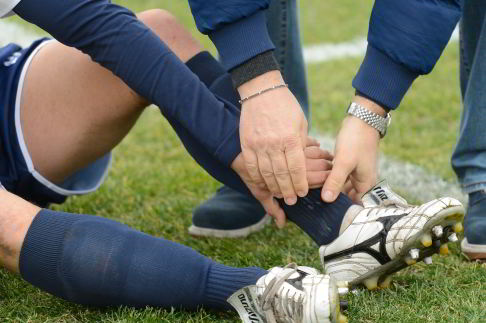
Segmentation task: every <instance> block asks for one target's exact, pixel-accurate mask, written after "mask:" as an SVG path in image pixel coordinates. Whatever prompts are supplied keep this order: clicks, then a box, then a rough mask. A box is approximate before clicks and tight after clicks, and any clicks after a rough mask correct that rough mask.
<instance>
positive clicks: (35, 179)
mask: <svg viewBox="0 0 486 323" xmlns="http://www.w3.org/2000/svg"><path fill="white" fill-rule="evenodd" d="M49 41H51V40H49V39H47V38H43V39H39V40H37V41H35V42H34V43H32V45H31V46H29V47H27V48H21V47H19V46H18V45H15V44H9V45H7V46H5V47H1V48H0V183H2V184H3V186H5V188H6V189H7V190H8V191H10V192H12V193H14V194H16V195H18V196H20V197H22V198H24V199H26V200H28V201H30V202H32V203H34V204H37V205H39V206H41V207H45V206H47V205H48V204H50V203H62V202H64V201H65V200H66V198H67V197H68V196H70V195H78V194H86V193H89V192H92V191H94V190H96V189H97V188H98V187H99V186H100V185H101V184H102V183H103V180H104V178H105V176H106V174H107V171H108V169H109V166H110V164H111V158H112V156H111V153H109V154H107V155H105V156H104V157H102V158H100V159H99V160H97V161H95V162H94V163H92V164H90V165H88V166H87V167H86V168H84V169H82V170H80V171H78V172H77V173H76V174H74V175H73V176H71V177H69V178H68V179H66V180H65V181H64V183H62V184H54V183H51V182H50V181H49V180H47V179H46V178H45V177H43V176H42V175H41V174H40V173H38V172H37V171H36V170H35V165H33V163H32V159H31V157H30V154H29V152H28V149H27V146H26V144H25V141H24V137H23V133H22V127H21V123H20V100H21V96H22V89H23V85H24V78H25V75H26V73H27V70H28V67H29V64H30V62H31V60H32V58H33V57H34V55H35V54H36V53H37V51H39V50H40V49H41V48H42V46H44V45H45V44H47V43H48V42H49Z"/></svg>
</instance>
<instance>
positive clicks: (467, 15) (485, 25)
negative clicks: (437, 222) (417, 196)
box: [452, 1, 486, 260]
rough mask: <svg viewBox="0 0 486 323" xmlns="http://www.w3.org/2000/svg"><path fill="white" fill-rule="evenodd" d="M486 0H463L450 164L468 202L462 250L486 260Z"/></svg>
mask: <svg viewBox="0 0 486 323" xmlns="http://www.w3.org/2000/svg"><path fill="white" fill-rule="evenodd" d="M485 15H486V3H484V2H481V1H465V2H464V8H463V16H462V20H461V24H460V38H461V39H460V46H461V47H460V48H461V52H460V54H461V56H460V57H461V62H460V69H461V92H462V97H463V103H464V109H463V112H462V118H461V126H460V132H459V139H458V142H457V146H456V149H455V151H454V154H453V155H452V166H453V168H454V171H455V172H456V174H457V176H458V179H459V182H460V183H461V185H462V187H463V189H464V191H465V192H466V193H468V194H469V205H468V209H467V216H466V219H465V223H464V229H465V238H464V240H463V241H462V245H461V246H462V251H463V252H464V253H465V254H467V255H468V256H469V257H470V258H471V259H482V260H486V141H485V136H484V130H483V127H484V126H483V125H484V124H485V122H486V19H485Z"/></svg>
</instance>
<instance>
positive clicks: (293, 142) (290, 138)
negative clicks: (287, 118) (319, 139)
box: [283, 134, 302, 149]
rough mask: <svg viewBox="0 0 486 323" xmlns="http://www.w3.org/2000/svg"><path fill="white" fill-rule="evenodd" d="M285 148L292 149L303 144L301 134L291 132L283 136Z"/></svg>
mask: <svg viewBox="0 0 486 323" xmlns="http://www.w3.org/2000/svg"><path fill="white" fill-rule="evenodd" d="M283 142H284V145H285V148H287V149H292V148H296V147H300V146H301V144H302V143H301V141H300V136H298V135H296V134H290V135H287V136H285V137H284V138H283Z"/></svg>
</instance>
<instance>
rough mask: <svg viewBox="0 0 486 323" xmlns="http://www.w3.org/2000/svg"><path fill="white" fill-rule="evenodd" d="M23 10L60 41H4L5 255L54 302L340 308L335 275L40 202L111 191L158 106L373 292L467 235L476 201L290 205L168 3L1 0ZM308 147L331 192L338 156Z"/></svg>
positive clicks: (0, 54) (1, 217) (1, 218)
mask: <svg viewBox="0 0 486 323" xmlns="http://www.w3.org/2000/svg"><path fill="white" fill-rule="evenodd" d="M14 2H16V1H14ZM17 2H18V1H17ZM12 8H13V9H14V12H15V13H17V14H18V15H19V16H20V17H22V18H23V19H25V20H27V21H30V22H32V23H35V24H36V25H38V26H39V27H41V28H43V29H44V30H46V31H47V32H49V33H50V34H52V35H53V36H54V37H56V39H57V40H58V41H59V42H58V41H50V40H46V39H42V40H39V41H37V42H35V43H33V44H32V45H31V46H30V47H28V48H25V49H21V48H19V47H18V46H16V45H13V44H11V45H9V46H6V47H4V48H2V49H1V50H0V62H1V64H0V81H1V82H0V84H1V86H0V95H1V101H0V102H1V107H2V113H1V114H0V117H1V118H2V119H1V127H2V128H1V129H2V132H1V133H2V138H1V140H2V146H1V159H0V171H1V172H0V180H1V182H2V183H3V185H4V186H5V188H6V189H7V190H0V246H1V248H0V260H1V262H2V264H3V265H4V267H6V268H7V269H9V270H11V271H14V272H18V273H20V275H21V276H22V277H23V278H24V279H25V280H27V281H28V282H30V283H32V284H33V285H35V286H37V287H39V288H42V289H43V290H45V291H48V292H50V293H52V294H53V295H56V296H59V297H62V298H64V299H66V300H69V301H73V302H77V303H80V304H91V305H129V306H146V305H151V306H161V307H184V308H196V307H198V306H207V307H212V308H222V309H227V308H230V304H232V305H233V307H234V308H236V309H237V310H238V312H239V313H240V316H241V317H242V319H244V320H251V319H253V316H251V315H256V316H258V317H266V318H267V320H269V321H271V320H272V319H273V320H277V321H278V322H281V321H285V320H290V319H292V320H294V321H297V322H301V321H303V322H327V321H329V320H330V319H331V318H332V317H333V315H334V318H336V317H337V314H336V313H337V311H338V307H332V306H331V305H330V304H331V303H332V304H335V303H333V302H331V300H333V299H335V297H337V296H335V293H331V294H329V293H330V292H329V288H328V287H329V284H331V285H332V280H331V281H330V280H329V278H327V277H326V276H323V275H320V274H319V273H318V272H317V271H316V270H313V269H309V268H307V267H298V268H296V267H295V266H290V267H285V268H274V269H272V270H270V271H269V272H267V271H265V270H263V269H260V268H254V267H251V268H232V267H228V266H224V265H222V264H218V263H216V262H214V261H212V260H210V259H208V258H206V257H204V256H202V255H200V254H199V253H197V252H195V251H194V250H192V249H190V248H187V247H184V246H181V245H179V244H176V243H173V242H170V241H167V240H164V239H158V238H154V237H151V236H148V235H146V234H143V233H140V232H137V231H135V230H132V229H130V228H128V227H126V226H124V225H121V224H118V223H116V222H114V221H111V220H108V219H103V218H99V217H95V216H90V215H77V214H68V213H62V212H55V211H51V210H48V209H41V208H40V207H39V206H36V205H40V206H44V207H45V206H46V205H47V204H48V203H52V202H54V203H61V202H63V201H64V200H65V199H66V197H67V196H68V195H72V194H83V193H88V192H90V191H93V190H96V188H97V187H98V186H99V185H100V184H101V182H102V180H103V178H104V175H105V173H106V169H107V167H108V165H109V159H110V150H111V149H112V148H113V147H114V146H116V144H117V143H118V142H119V141H120V140H121V139H122V138H123V137H124V136H125V135H126V133H127V132H128V131H129V130H130V128H131V127H132V126H133V124H134V122H135V121H136V120H137V118H138V116H139V115H140V113H141V112H142V111H143V109H144V108H145V107H146V106H147V105H148V104H149V103H150V102H153V103H155V104H156V105H157V106H159V107H160V109H161V112H162V113H163V114H164V116H165V117H166V118H167V119H168V120H169V121H170V123H171V124H172V126H173V127H174V129H175V130H176V132H177V133H178V135H179V137H180V138H181V140H182V141H183V143H184V145H185V146H186V148H187V149H188V151H189V152H190V153H191V155H192V156H193V157H194V158H195V159H196V160H197V161H198V162H199V163H200V164H201V165H202V166H203V167H204V168H205V169H206V170H207V171H208V172H209V173H210V174H211V175H213V176H214V177H215V178H217V179H218V180H220V181H221V182H223V183H224V184H225V185H228V186H230V187H232V188H234V189H235V190H238V191H240V192H244V193H246V194H250V192H251V193H253V194H254V196H255V197H256V198H257V199H259V200H260V201H261V202H262V204H263V205H264V207H265V208H266V209H267V211H268V212H269V213H272V212H273V213H272V214H276V213H280V212H281V214H283V212H285V215H286V216H287V218H288V219H290V220H291V221H293V222H295V223H296V224H297V225H298V226H299V227H301V228H302V229H303V231H305V232H306V233H307V234H309V236H310V237H311V238H312V239H313V240H314V241H315V242H316V243H317V244H318V245H319V246H321V258H322V259H323V260H324V261H325V266H326V269H327V270H328V271H329V272H330V273H331V274H332V275H333V276H334V277H335V279H336V280H349V281H351V283H352V284H354V285H357V284H359V283H365V284H366V285H367V286H368V287H369V288H374V287H376V284H377V283H382V284H383V283H387V281H388V280H387V277H388V275H389V274H391V273H393V272H395V271H397V270H399V269H400V268H401V267H402V266H405V265H407V264H410V263H412V262H413V261H414V260H419V259H420V260H421V259H423V258H424V257H425V256H427V255H429V254H431V253H433V252H436V251H437V250H438V246H440V245H441V244H442V243H444V242H447V239H448V238H450V237H453V235H452V234H451V231H450V229H451V228H452V227H453V226H455V228H456V229H458V226H457V225H455V223H456V222H458V221H460V218H461V216H462V214H463V209H462V206H461V205H460V203H459V202H457V201H456V200H454V199H451V198H444V199H438V200H434V201H431V202H429V203H427V204H425V205H422V206H420V207H411V206H408V205H406V202H404V201H403V200H401V199H400V198H399V197H396V196H395V195H393V193H392V192H391V191H390V190H389V189H387V187H386V186H385V187H381V189H380V186H377V187H375V189H374V190H372V191H370V192H369V194H367V195H366V196H365V201H366V203H365V205H364V206H365V207H361V206H358V205H353V204H352V202H351V201H350V200H349V198H348V197H347V196H345V195H344V194H341V195H340V196H339V197H338V199H337V201H336V202H334V203H331V204H327V203H323V202H322V201H321V199H320V190H319V188H315V189H311V190H310V191H309V194H308V195H307V196H306V197H304V198H300V199H299V200H298V202H297V203H296V204H295V205H293V206H288V205H286V204H285V203H283V202H282V201H281V200H279V201H278V203H276V202H275V200H274V199H273V197H272V196H271V194H270V193H269V192H268V190H266V188H262V187H261V186H260V185H258V184H257V183H253V182H251V180H250V179H249V176H248V174H247V172H246V168H245V165H244V162H243V160H242V157H241V152H240V149H239V140H238V136H237V129H238V117H239V111H238V109H237V102H236V100H235V98H236V96H235V94H234V92H233V91H232V88H231V80H230V79H229V76H228V75H227V74H226V72H225V71H224V69H223V68H222V67H221V66H220V65H219V63H218V62H217V61H216V60H214V59H213V58H212V57H211V56H210V55H209V54H208V53H207V52H204V51H203V50H202V48H201V47H200V45H199V44H198V43H197V42H196V41H194V40H193V39H192V38H191V37H190V36H189V34H188V33H187V32H185V31H184V30H183V28H182V27H181V26H180V25H179V24H178V23H177V22H176V21H175V20H174V18H173V17H172V16H170V15H169V14H167V13H166V12H163V11H151V12H145V13H143V14H141V15H140V16H139V18H140V20H138V19H136V18H135V17H134V16H133V14H132V13H131V12H130V11H128V10H126V9H124V8H121V7H119V6H117V5H114V4H111V3H109V2H108V1H101V0H100V1H92V0H69V1H62V2H58V1H54V0H46V1H43V2H42V3H39V2H38V1H35V0H22V1H20V3H18V4H17V5H15V4H12V5H11V6H9V5H7V6H6V7H4V4H2V5H1V6H0V15H4V14H5V13H7V12H8V11H9V10H10V9H12ZM149 28H150V29H149ZM61 43H63V44H64V45H63V44H61ZM66 45H67V46H66ZM127 46H129V48H130V50H127ZM73 47H74V48H73ZM75 48H77V49H75ZM169 48H170V50H169ZM82 52H84V53H85V54H87V55H85V54H83V53H82ZM181 61H182V62H184V63H185V64H184V63H182V62H181ZM196 75H197V76H196ZM309 143H310V144H309V146H308V147H307V148H306V150H305V153H306V156H307V161H306V163H307V164H308V165H309V167H307V170H308V181H309V183H310V184H311V185H312V186H316V187H319V186H322V182H323V180H324V178H325V175H326V174H327V171H328V170H329V161H328V160H327V161H326V156H327V155H326V154H325V152H323V151H321V150H320V149H318V148H317V147H316V146H315V145H314V144H313V142H312V141H309ZM327 159H329V158H327ZM245 184H246V185H245ZM7 191H9V192H7ZM19 196H20V197H19ZM26 200H29V201H31V202H33V204H32V203H29V202H27V201H26ZM35 204H36V205H35ZM441 229H442V232H440V230H441ZM430 233H432V234H430ZM429 234H430V235H429ZM350 235H352V236H353V238H354V239H349V238H348V237H349V236H350ZM371 242H373V243H371ZM174 254H177V255H178V256H177V257H173V255H174ZM169 262H170V264H171V265H170V266H166V264H167V263H169ZM333 268H334V269H336V270H334V269H333ZM373 282H375V284H373ZM255 285H256V287H254V286H255ZM248 286H249V287H248ZM279 286H283V287H282V288H279ZM298 286H301V287H298ZM246 287H248V288H246ZM231 295H234V296H233V297H232V298H231V297H230V296H231ZM289 295H292V296H295V297H292V298H290V299H289V298H287V297H288V296H289ZM249 296H251V298H252V299H254V300H255V302H254V303H251V304H250V303H248V301H249V298H250V297H249ZM228 298H229V300H228ZM228 302H229V303H228ZM332 313H334V314H332ZM245 315H246V318H245ZM300 315H302V316H300Z"/></svg>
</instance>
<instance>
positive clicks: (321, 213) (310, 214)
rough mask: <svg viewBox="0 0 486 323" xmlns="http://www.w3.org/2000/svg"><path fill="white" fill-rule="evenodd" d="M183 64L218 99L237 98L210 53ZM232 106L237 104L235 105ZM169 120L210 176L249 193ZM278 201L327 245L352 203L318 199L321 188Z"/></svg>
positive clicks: (293, 220)
mask: <svg viewBox="0 0 486 323" xmlns="http://www.w3.org/2000/svg"><path fill="white" fill-rule="evenodd" d="M186 64H187V66H188V67H189V68H190V69H191V71H192V72H194V74H196V75H197V76H198V77H199V79H200V80H201V81H202V82H203V83H204V84H205V85H206V86H207V87H208V88H209V89H210V90H211V92H213V93H214V94H215V95H218V96H219V97H220V98H221V99H222V100H227V101H229V102H237V101H238V94H237V93H236V92H235V91H234V89H233V87H232V83H231V79H230V75H229V74H228V73H227V72H226V71H225V70H224V69H223V67H222V66H221V64H220V63H219V62H218V61H217V60H216V59H214V57H212V56H211V54H209V53H208V52H201V53H199V54H197V55H195V56H194V57H192V58H191V59H190V60H189V61H187V62H186ZM234 106H235V107H238V105H234ZM232 112H233V113H237V114H238V115H239V111H236V110H233V111H232ZM169 121H170V122H171V124H172V126H173V127H174V129H175V130H176V132H177V134H178V136H179V137H180V138H181V140H182V141H183V142H184V145H185V146H186V149H187V150H188V151H189V152H190V153H191V155H193V157H194V158H195V159H196V160H197V161H198V162H199V164H200V165H203V167H204V168H205V169H206V170H207V171H208V172H209V173H210V174H211V175H213V177H215V178H217V179H220V181H221V182H223V183H224V184H226V185H228V186H229V187H231V188H233V189H235V190H237V191H239V192H241V193H247V194H250V192H249V191H248V189H247V188H246V186H245V184H244V183H243V182H242V181H241V179H240V177H239V176H238V175H237V174H236V173H234V172H233V171H228V170H227V169H224V167H223V168H221V166H222V165H221V164H217V163H216V162H215V161H214V160H213V158H212V157H211V156H210V155H209V154H207V153H205V152H204V151H203V149H202V147H198V146H199V145H198V144H197V142H196V141H195V140H194V139H192V138H191V135H190V134H189V133H187V132H186V131H185V129H184V128H183V127H182V126H181V125H179V124H178V123H177V121H171V120H170V119H169ZM279 202H280V205H281V206H282V208H283V209H284V211H285V214H286V215H287V217H288V219H289V220H290V221H292V222H294V223H296V224H297V225H298V226H299V227H300V228H301V229H302V230H303V231H304V232H306V233H307V234H308V235H309V236H310V237H311V238H312V239H313V240H314V241H315V242H316V243H317V244H318V245H319V246H321V245H323V244H328V243H330V242H332V241H333V240H334V239H336V238H337V237H338V235H339V229H340V227H341V223H342V221H343V218H344V215H345V214H346V211H347V210H348V208H349V207H350V206H351V205H352V202H351V200H350V199H349V198H348V197H347V196H346V195H344V194H340V195H339V197H338V198H337V199H336V202H334V203H325V202H324V201H322V199H321V189H311V190H309V194H308V195H307V196H306V197H304V198H299V199H298V200H297V203H296V204H295V205H293V206H289V205H287V204H285V203H284V202H283V200H280V201H279Z"/></svg>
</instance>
